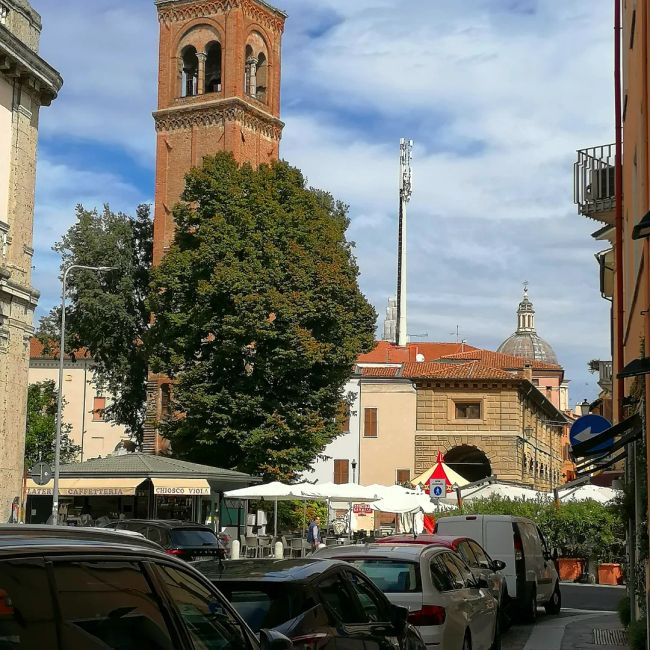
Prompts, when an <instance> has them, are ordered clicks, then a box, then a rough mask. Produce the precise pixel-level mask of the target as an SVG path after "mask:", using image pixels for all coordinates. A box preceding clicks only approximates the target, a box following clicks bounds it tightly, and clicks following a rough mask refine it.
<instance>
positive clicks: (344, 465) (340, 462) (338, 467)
mask: <svg viewBox="0 0 650 650" xmlns="http://www.w3.org/2000/svg"><path fill="white" fill-rule="evenodd" d="M349 482H350V461H349V460H348V459H347V458H341V459H337V460H335V461H334V483H336V485H341V484H343V483H349Z"/></svg>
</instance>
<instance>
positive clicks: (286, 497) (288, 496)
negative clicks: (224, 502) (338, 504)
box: [224, 481, 313, 537]
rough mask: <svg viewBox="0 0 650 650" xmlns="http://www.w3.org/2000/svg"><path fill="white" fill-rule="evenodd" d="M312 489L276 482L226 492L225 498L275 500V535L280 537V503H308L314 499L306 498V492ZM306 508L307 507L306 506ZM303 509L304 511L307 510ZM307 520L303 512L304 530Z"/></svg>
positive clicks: (308, 484) (301, 484)
mask: <svg viewBox="0 0 650 650" xmlns="http://www.w3.org/2000/svg"><path fill="white" fill-rule="evenodd" d="M308 487H311V484H310V483H296V484H294V485H289V484H286V483H280V482H279V481H274V482H272V483H265V484H262V485H251V486H250V487H245V488H239V489H238V490H229V491H228V492H224V496H226V497H227V498H228V499H243V500H246V501H261V500H263V499H265V500H273V502H274V511H273V534H274V535H275V536H276V537H277V536H278V501H308V500H309V499H312V498H313V497H310V496H305V494H304V491H305V489H306V488H308ZM305 508H306V506H305ZM305 508H303V511H304V510H305ZM305 518H306V516H305V513H304V512H303V528H304V523H305V522H304V519H305Z"/></svg>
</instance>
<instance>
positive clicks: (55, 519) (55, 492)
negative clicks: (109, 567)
mask: <svg viewBox="0 0 650 650" xmlns="http://www.w3.org/2000/svg"><path fill="white" fill-rule="evenodd" d="M73 269H83V270H85V271H100V272H102V271H113V270H114V269H115V267H114V266H84V265H83V264H72V265H70V266H68V267H67V268H66V270H65V271H64V272H63V280H62V286H61V339H60V341H59V390H58V395H57V399H56V439H55V443H54V485H53V487H52V525H53V526H56V525H57V524H58V523H59V472H60V469H61V416H62V410H63V361H64V357H65V288H66V282H67V280H68V273H70V271H72V270H73Z"/></svg>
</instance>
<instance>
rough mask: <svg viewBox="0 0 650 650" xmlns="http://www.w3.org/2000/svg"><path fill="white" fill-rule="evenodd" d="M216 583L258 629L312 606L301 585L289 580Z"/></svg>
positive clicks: (252, 627) (226, 581) (287, 618)
mask: <svg viewBox="0 0 650 650" xmlns="http://www.w3.org/2000/svg"><path fill="white" fill-rule="evenodd" d="M216 586H217V587H218V588H219V591H221V593H223V595H224V596H225V597H226V598H227V599H228V600H229V601H230V603H231V604H232V606H233V607H234V608H235V609H236V610H237V612H238V613H239V614H240V616H241V617H242V618H243V619H244V620H245V621H246V622H247V623H248V625H249V626H250V628H251V629H252V630H254V631H255V632H259V631H260V630H261V629H262V628H273V627H278V626H279V625H282V624H283V623H286V622H287V621H290V620H291V619H292V618H295V617H296V616H298V615H299V614H301V613H302V612H303V611H304V610H305V609H308V608H309V605H308V604H307V599H306V598H305V596H304V593H303V591H302V589H301V588H300V587H298V586H297V585H292V584H287V583H286V582H282V583H278V582H252V581H251V582H249V581H248V580H246V581H242V582H230V581H228V580H223V581H221V580H220V581H219V582H217V583H216Z"/></svg>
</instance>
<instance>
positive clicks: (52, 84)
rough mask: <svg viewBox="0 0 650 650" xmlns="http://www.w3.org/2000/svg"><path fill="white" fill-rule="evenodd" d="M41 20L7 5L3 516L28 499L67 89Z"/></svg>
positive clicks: (18, 1) (0, 416) (2, 2)
mask: <svg viewBox="0 0 650 650" xmlns="http://www.w3.org/2000/svg"><path fill="white" fill-rule="evenodd" d="M40 32H41V19H40V16H39V15H38V14H37V13H36V12H35V11H34V10H33V9H32V8H31V6H30V5H29V3H28V2H27V1H26V0H0V475H1V476H2V481H0V518H2V521H6V520H7V516H8V512H9V507H10V504H11V502H12V500H13V499H14V498H15V497H17V496H19V495H20V493H21V483H22V477H23V471H24V467H23V464H24V450H25V421H26V402H27V373H28V367H29V338H30V336H31V334H32V333H33V316H34V309H35V307H36V303H37V300H38V296H39V293H38V291H37V290H36V289H35V288H34V287H33V286H32V282H31V280H32V278H31V275H32V257H33V254H34V250H33V248H32V229H33V219H34V186H35V179H36V145H37V139H38V120H39V111H40V108H41V106H48V105H49V104H50V103H51V102H52V100H53V99H54V98H55V97H56V95H57V93H58V91H59V89H60V88H61V85H62V83H63V81H62V79H61V76H60V75H59V74H58V72H57V71H56V70H54V69H53V68H52V67H51V66H50V65H48V64H47V63H46V62H45V61H44V60H43V59H42V58H41V57H40V56H39V55H38V44H39V37H40Z"/></svg>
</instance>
